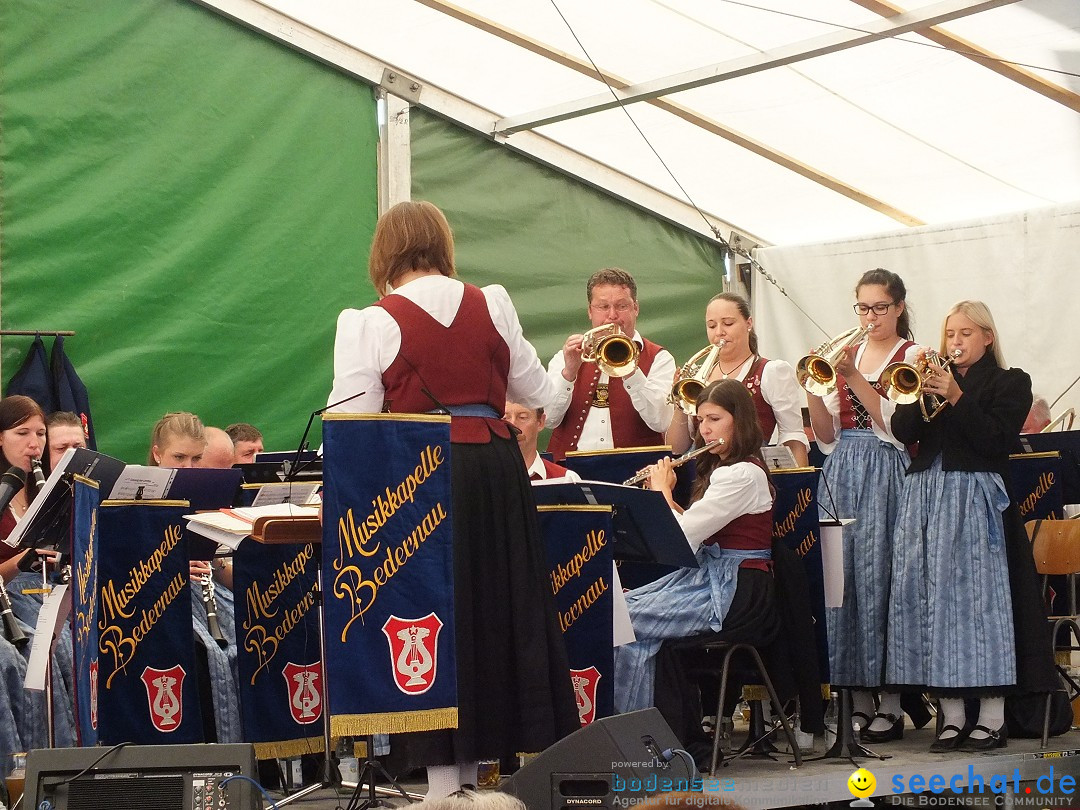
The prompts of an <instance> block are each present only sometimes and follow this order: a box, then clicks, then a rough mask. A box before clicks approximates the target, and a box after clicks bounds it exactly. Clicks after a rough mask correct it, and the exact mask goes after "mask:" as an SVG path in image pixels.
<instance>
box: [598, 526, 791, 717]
mask: <svg viewBox="0 0 1080 810" xmlns="http://www.w3.org/2000/svg"><path fill="white" fill-rule="evenodd" d="M696 556H697V560H698V563H699V565H700V567H699V568H680V569H679V570H677V571H672V572H671V573H670V574H668V575H666V576H663V577H660V579H658V580H656V581H654V582H650V583H649V584H648V585H643V586H642V587H640V588H636V589H634V590H633V591H631V592H630V593H628V594H627V595H626V606H627V608H628V609H629V611H630V622H631V624H633V626H634V634H635V635H636V636H637V641H633V642H631V643H630V644H624V645H622V646H621V647H617V648H616V649H615V710H616V711H618V712H620V713H621V712H630V711H635V710H637V709H647V708H649V707H650V706H652V705H653V689H654V684H655V681H656V655H657V653H658V652H659V651H660V646H661V645H662V644H663V643H664V641H666V640H668V639H677V638H686V637H688V636H694V635H697V634H700V633H705V632H707V631H710V630H711V631H712V632H714V633H716V632H719V631H720V630H722V629H723V627H724V618H725V617H726V616H727V612H728V609H729V608H730V607H731V602H732V600H733V599H734V598H735V588H736V586H737V584H738V578H739V565H740V564H741V563H742V561H743V560H768V559H772V551H771V550H770V549H760V550H753V551H748V550H742V549H728V548H720V547H719V546H716V545H710V546H702V547H701V548H700V549H698V552H697V555H696Z"/></svg>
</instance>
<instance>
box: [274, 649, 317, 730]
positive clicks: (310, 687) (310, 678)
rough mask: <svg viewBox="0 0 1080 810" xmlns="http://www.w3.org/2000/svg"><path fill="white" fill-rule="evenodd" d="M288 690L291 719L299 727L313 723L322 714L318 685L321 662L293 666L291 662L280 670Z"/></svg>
mask: <svg viewBox="0 0 1080 810" xmlns="http://www.w3.org/2000/svg"><path fill="white" fill-rule="evenodd" d="M281 674H282V675H283V676H285V684H286V688H287V689H288V690H289V711H290V712H292V719H293V720H295V721H296V722H297V723H300V724H301V725H307V724H308V723H314V722H315V721H316V720H318V719H319V716H320V715H321V714H322V695H321V694H320V692H319V683H320V679H321V678H322V662H321V661H316V662H315V663H314V664H294V663H292V662H291V661H290V662H289V663H288V664H286V665H285V668H284V669H282V670H281Z"/></svg>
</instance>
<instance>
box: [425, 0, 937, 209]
mask: <svg viewBox="0 0 1080 810" xmlns="http://www.w3.org/2000/svg"><path fill="white" fill-rule="evenodd" d="M416 2H418V3H419V4H420V5H423V6H427V7H428V8H430V9H433V10H434V11H439V12H441V13H443V14H446V15H447V16H449V17H452V18H454V19H456V20H458V21H460V22H463V23H466V24H467V25H471V26H473V27H474V28H477V29H479V30H481V31H484V32H486V33H488V34H491V35H493V36H496V37H498V38H499V39H502V40H505V41H506V42H509V43H511V44H513V45H517V46H519V47H521V48H524V49H526V50H528V51H530V52H531V53H534V54H536V55H537V56H541V57H543V58H545V59H548V60H550V61H552V62H555V63H556V64H559V65H562V66H563V67H566V68H569V69H570V70H573V71H575V72H577V73H580V74H582V75H585V76H588V77H590V78H594V79H595V78H597V72H596V70H595V69H594V68H593V66H592V64H591V63H589V62H586V61H585V60H583V59H579V58H577V57H576V56H572V55H570V54H568V53H566V52H565V51H560V50H557V49H555V48H552V47H550V46H548V45H546V44H544V43H543V42H540V41H539V40H536V39H533V38H532V37H529V36H526V35H525V34H522V33H521V32H519V31H515V30H513V29H511V28H507V27H505V26H503V25H500V24H499V23H497V22H494V21H493V20H489V19H487V18H486V17H481V16H479V15H477V14H473V13H472V12H470V11H468V10H466V9H463V8H462V7H461V6H458V5H455V4H453V3H449V2H446V0H416ZM856 2H857V0H856ZM600 78H601V80H602V81H604V82H606V83H607V84H609V85H611V86H612V87H614V88H617V89H619V90H623V89H625V88H627V87H629V86H630V82H629V81H628V80H626V79H624V78H622V77H621V76H618V75H616V74H614V73H611V72H609V71H606V70H603V69H601V70H600ZM646 101H647V102H648V103H649V104H651V105H652V106H654V107H657V108H659V109H661V110H664V111H665V112H668V113H670V114H672V115H674V116H676V117H677V118H680V119H681V120H683V121H685V122H686V123H688V124H691V125H693V126H695V127H698V128H700V129H703V130H705V131H706V132H709V133H711V134H713V135H716V136H718V137H721V138H723V139H724V140H726V141H729V142H731V143H733V144H735V145H737V146H740V147H742V148H743V149H746V150H747V151H749V152H752V153H753V154H755V155H758V156H759V157H763V158H765V159H766V160H769V161H772V162H773V163H776V164H777V165H779V166H782V167H784V168H785V169H787V170H789V171H792V172H795V173H796V174H798V175H800V176H802V177H805V178H806V179H807V180H810V181H812V182H814V183H818V184H819V185H822V186H824V187H825V188H827V189H829V190H830V191H834V192H836V193H837V194H842V195H843V196H845V197H847V198H848V199H850V200H854V201H855V202H857V203H859V204H860V205H864V206H866V207H867V208H870V209H872V210H874V211H877V212H878V213H880V214H884V215H885V216H887V217H890V218H891V219H894V220H896V221H897V222H899V223H901V224H902V225H906V226H909V227H915V226H918V225H923V224H925V223H924V222H923V221H922V220H921V219H919V218H918V217H915V216H912V215H911V214H909V213H907V212H905V211H902V210H900V209H899V208H897V207H895V206H893V205H889V204H888V203H887V202H885V201H883V200H879V199H877V198H876V197H873V196H871V195H870V194H867V193H865V192H863V191H860V190H859V189H857V188H855V187H854V186H850V185H848V184H847V183H845V182H843V181H842V180H840V179H838V178H836V177H833V176H831V175H828V174H826V173H824V172H822V171H819V170H818V169H815V168H814V167H812V166H809V165H807V164H806V163H803V162H802V161H800V160H798V159H796V158H794V157H792V156H790V155H787V154H784V153H783V152H780V151H778V150H776V149H773V148H772V147H771V146H769V145H768V144H765V143H762V142H761V141H758V140H756V139H754V138H751V137H750V136H748V135H744V134H743V133H741V132H738V131H736V130H734V129H731V128H730V127H728V126H725V125H724V124H722V123H720V122H719V121H717V120H716V119H714V118H709V117H708V116H706V115H703V114H702V113H700V112H697V111H696V110H694V109H692V108H690V107H687V106H686V105H684V104H680V103H678V102H677V101H673V100H671V99H666V98H650V99H646Z"/></svg>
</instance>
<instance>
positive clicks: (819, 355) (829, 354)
mask: <svg viewBox="0 0 1080 810" xmlns="http://www.w3.org/2000/svg"><path fill="white" fill-rule="evenodd" d="M876 325H877V324H873V323H868V324H867V325H866V326H863V327H862V328H860V327H858V326H853V327H852V328H851V329H848V330H847V331H846V332H841V333H840V334H839V335H837V336H836V337H834V338H831V339H830V340H827V341H825V342H824V343H822V344H821V345H820V346H818V347H817V348H816V349H814V351H812V352H810V354H808V355H806V357H804V358H802V359H801V360H800V361H799V365H798V367H797V368H796V369H795V375H796V376H797V377H798V378H799V385H801V386H802V387H803V388H804V389H805V390H806V391H808V392H809V393H811V394H814V395H815V396H819V397H823V396H825V395H826V394H831V393H832V392H833V391H835V390H836V364H837V363H839V362H840V358H841V357H843V355H844V351H845V350H846V349H847V348H848V347H849V346H854V345H855V344H856V343H858V342H859V341H861V340H862V339H863V338H865V337H866V336H867V335H869V334H870V332H872V331H873V329H874V327H875V326H876Z"/></svg>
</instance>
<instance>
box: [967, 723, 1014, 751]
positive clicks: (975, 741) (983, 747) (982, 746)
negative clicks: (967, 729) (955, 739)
mask: <svg viewBox="0 0 1080 810" xmlns="http://www.w3.org/2000/svg"><path fill="white" fill-rule="evenodd" d="M972 731H985V732H986V733H987V735H988V736H986V737H972V736H970V735H968V738H967V739H966V740H965V741H964V743H963V744H962V745H960V747H959V748H958V749H957V750H958V751H965V752H968V753H976V752H978V751H993V750H994V749H995V748H1004V747H1005V743H1006V741H1007V740H1008V738H1009V735H1008V731H1007V730H1006V727H1005V726H1004V725H1002V727H1001V728H999V729H997V730H996V731H995V730H994V729H989V728H987V727H986V726H975V728H973V729H972Z"/></svg>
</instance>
